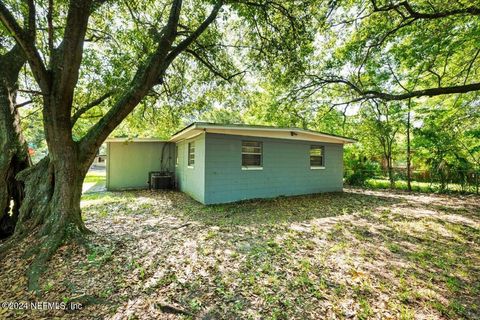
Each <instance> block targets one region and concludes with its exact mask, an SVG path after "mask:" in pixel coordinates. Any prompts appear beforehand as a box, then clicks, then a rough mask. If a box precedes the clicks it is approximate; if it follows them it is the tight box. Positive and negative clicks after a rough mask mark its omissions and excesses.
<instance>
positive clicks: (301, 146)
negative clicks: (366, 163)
mask: <svg viewBox="0 0 480 320" xmlns="http://www.w3.org/2000/svg"><path fill="white" fill-rule="evenodd" d="M242 140H250V141H262V142H263V170H242V166H241V161H242V160H241V159H242V156H241V148H242ZM312 144H314V145H323V146H325V169H317V170H313V169H310V154H309V151H310V145H312ZM205 156H206V157H205V190H204V191H205V192H204V194H205V198H204V203H205V204H213V203H222V202H233V201H238V200H244V199H252V198H271V197H276V196H281V195H299V194H309V193H318V192H332V191H341V190H342V188H343V145H341V144H331V143H318V142H309V141H298V140H297V141H293V140H282V139H269V138H257V137H242V136H232V135H221V134H211V133H207V134H206V139H205ZM202 191H203V190H202ZM197 200H198V199H197ZM199 201H200V200H199Z"/></svg>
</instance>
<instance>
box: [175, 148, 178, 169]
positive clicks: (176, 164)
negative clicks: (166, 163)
mask: <svg viewBox="0 0 480 320" xmlns="http://www.w3.org/2000/svg"><path fill="white" fill-rule="evenodd" d="M175 166H178V146H175Z"/></svg>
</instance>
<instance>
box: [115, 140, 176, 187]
mask: <svg viewBox="0 0 480 320" xmlns="http://www.w3.org/2000/svg"><path fill="white" fill-rule="evenodd" d="M165 145H166V146H165ZM164 146H165V148H164ZM162 151H164V152H165V153H164V155H163V166H162ZM174 155H175V144H173V143H169V142H107V182H106V187H107V189H108V190H124V189H144V188H147V187H148V173H149V172H150V171H163V170H167V171H170V172H173V171H174Z"/></svg>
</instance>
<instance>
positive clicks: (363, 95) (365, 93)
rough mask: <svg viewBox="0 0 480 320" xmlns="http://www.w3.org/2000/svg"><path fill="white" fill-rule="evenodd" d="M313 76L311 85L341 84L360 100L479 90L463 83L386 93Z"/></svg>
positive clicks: (333, 79)
mask: <svg viewBox="0 0 480 320" xmlns="http://www.w3.org/2000/svg"><path fill="white" fill-rule="evenodd" d="M312 77H313V78H315V79H314V80H313V81H312V83H311V84H309V86H310V87H312V86H315V85H316V86H319V87H323V86H326V85H329V84H343V85H346V86H347V87H349V88H350V89H352V90H353V91H355V93H356V94H357V95H359V96H360V97H359V99H360V100H367V99H380V100H384V101H396V100H405V99H410V98H419V97H434V96H440V95H445V94H456V93H468V92H472V91H480V83H472V84H465V85H458V86H448V87H437V88H428V89H423V90H412V91H407V92H405V93H388V92H382V91H378V90H364V89H362V88H361V87H359V86H357V85H356V84H354V83H353V82H351V81H349V80H347V79H343V78H338V77H330V78H321V77H318V76H312Z"/></svg>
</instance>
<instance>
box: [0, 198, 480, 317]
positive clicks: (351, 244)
mask: <svg viewBox="0 0 480 320" xmlns="http://www.w3.org/2000/svg"><path fill="white" fill-rule="evenodd" d="M82 210H83V212H84V217H85V222H86V225H87V226H88V228H90V229H91V230H92V231H94V232H95V234H93V235H92V236H90V237H89V240H90V249H89V250H88V251H87V250H85V248H84V247H80V246H77V245H68V246H64V247H62V248H61V249H60V250H59V251H58V252H57V254H56V255H55V256H54V258H53V259H52V260H51V261H50V262H49V268H48V271H47V272H46V273H45V274H44V275H43V277H42V295H41V296H40V297H37V296H34V295H33V294H32V293H29V292H27V291H26V281H27V280H26V278H25V271H26V268H27V266H28V262H29V261H28V260H25V259H23V258H22V253H23V251H24V249H25V248H26V245H27V244H28V243H27V242H25V243H21V244H19V247H18V250H16V251H15V252H11V253H10V254H9V255H8V256H7V257H6V259H4V260H3V261H1V262H0V285H1V288H2V290H1V292H0V301H50V302H61V301H65V302H69V301H79V302H81V303H82V304H83V309H82V310H80V311H78V310H77V311H65V310H43V311H39V310H36V311H35V310H12V309H8V308H3V309H0V318H18V319H41V318H45V319H51V318H54V317H58V318H62V319H63V318H67V319H68V318H70V319H85V318H87V319H88V318H92V319H100V318H104V319H197V318H199V319H240V318H242V319H265V318H270V319H320V318H331V319H346V318H349V319H369V318H372V319H444V318H465V319H479V318H480V298H479V297H480V246H479V243H480V198H479V197H478V196H449V195H428V194H408V193H403V192H389V191H366V190H360V189H347V190H346V191H345V192H344V193H333V194H319V195H310V196H300V197H281V198H277V199H271V200H252V201H246V202H241V203H234V204H226V205H215V206H203V205H201V204H199V203H197V202H195V201H193V200H191V199H190V198H189V197H188V196H186V195H184V194H182V193H179V192H172V191H167V192H149V191H131V192H119V193H111V192H102V193H96V194H87V195H85V196H84V198H83V200H82ZM27 241H28V240H27Z"/></svg>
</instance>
